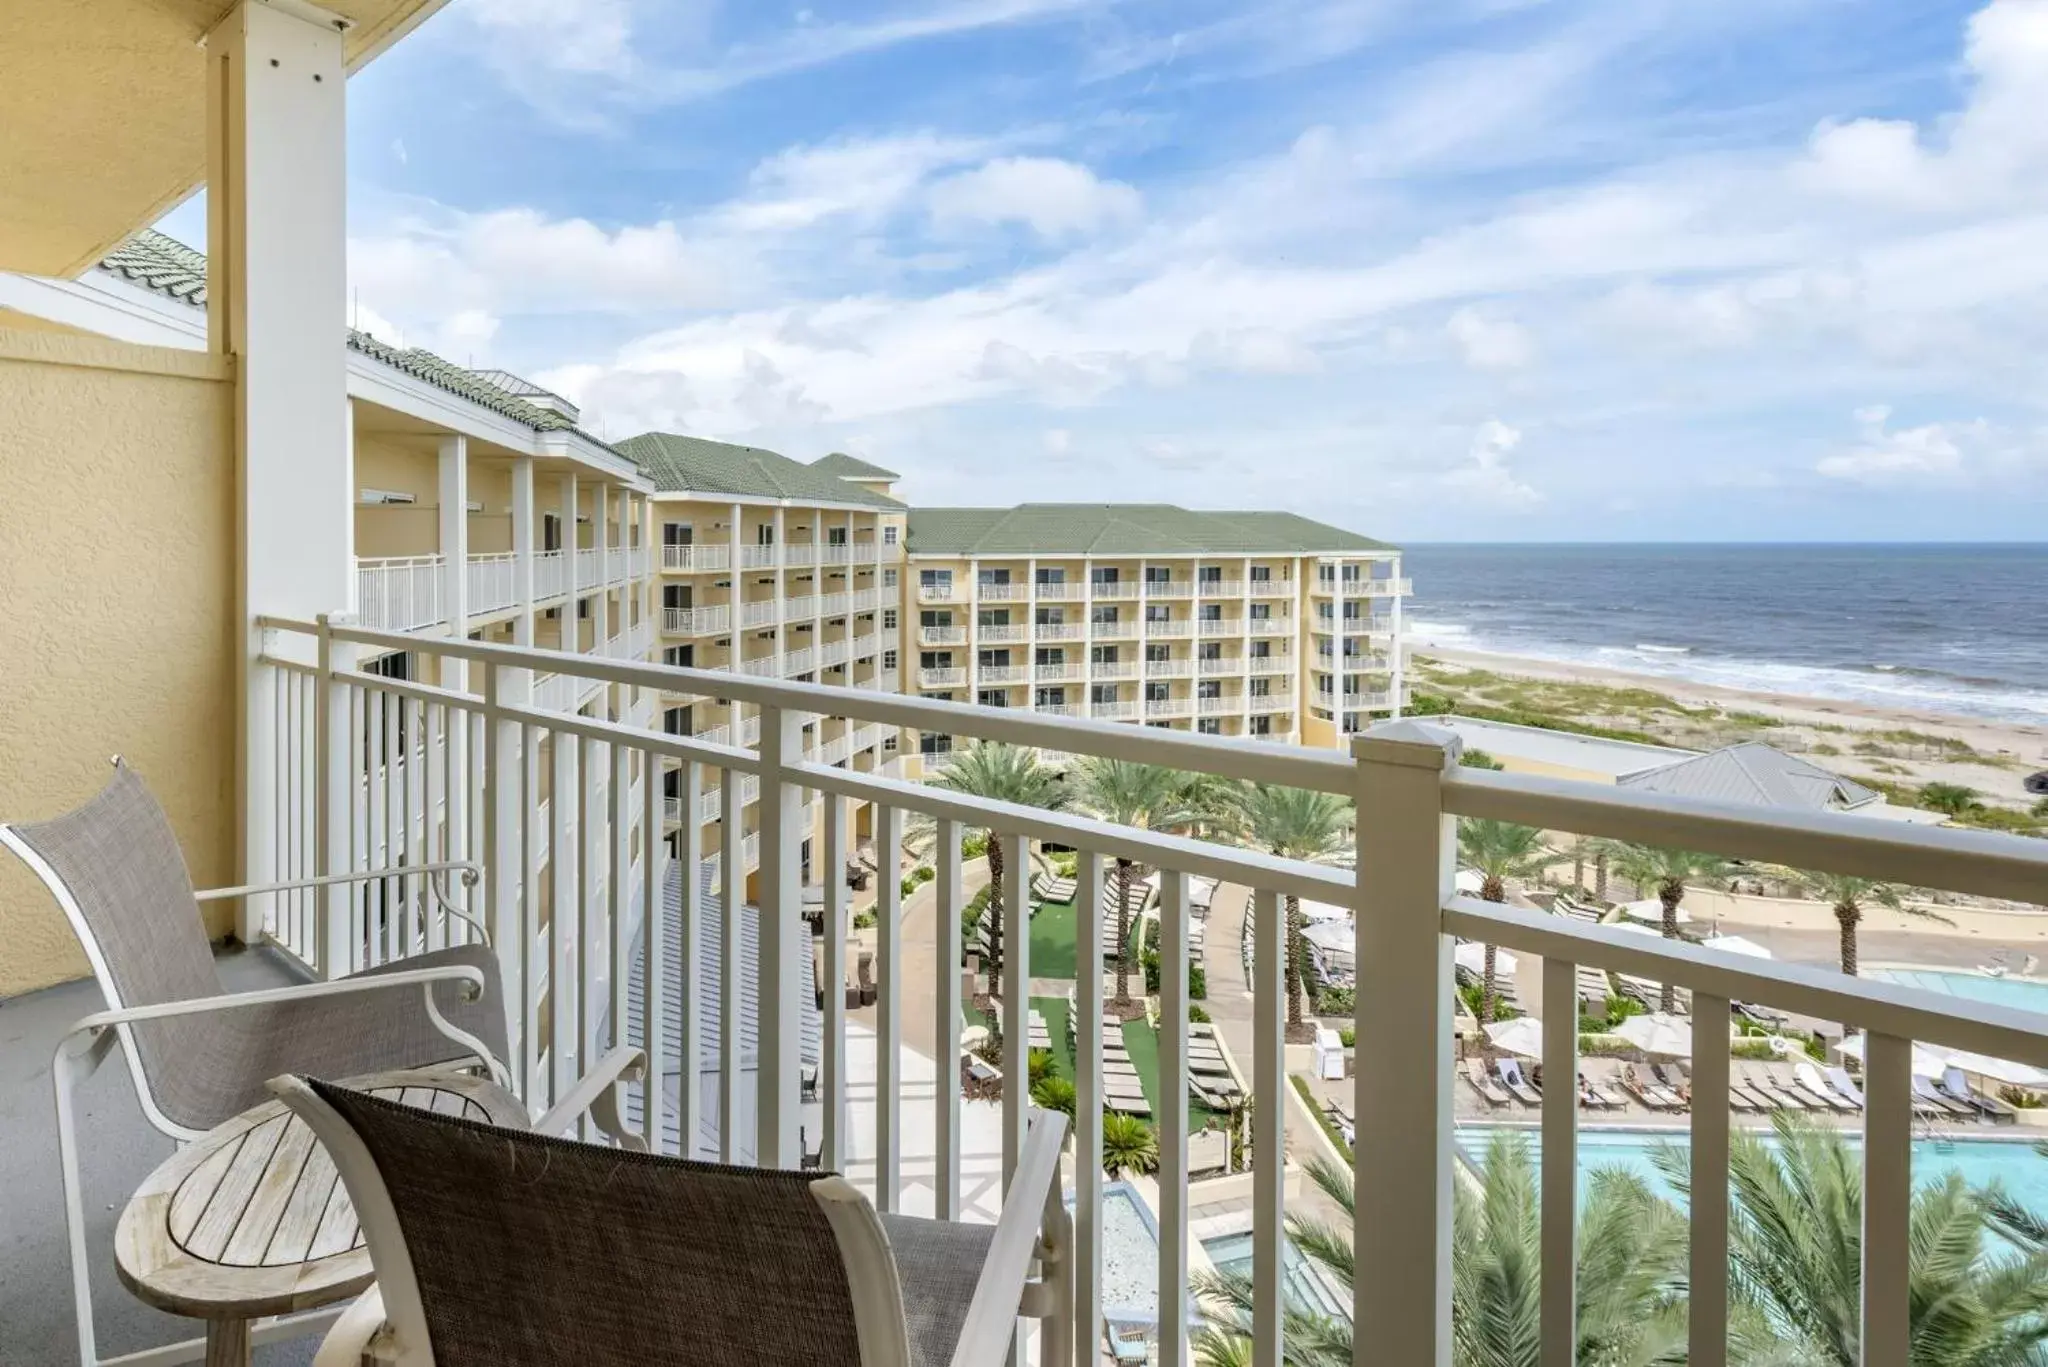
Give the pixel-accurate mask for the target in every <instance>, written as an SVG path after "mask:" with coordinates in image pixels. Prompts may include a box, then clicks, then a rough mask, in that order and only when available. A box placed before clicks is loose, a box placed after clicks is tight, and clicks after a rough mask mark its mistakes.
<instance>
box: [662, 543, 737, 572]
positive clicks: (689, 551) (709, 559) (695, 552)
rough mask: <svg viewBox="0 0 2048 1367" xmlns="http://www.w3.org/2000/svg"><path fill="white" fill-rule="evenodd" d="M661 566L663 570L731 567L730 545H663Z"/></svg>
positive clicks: (723, 568)
mask: <svg viewBox="0 0 2048 1367" xmlns="http://www.w3.org/2000/svg"><path fill="white" fill-rule="evenodd" d="M661 567H662V568H663V569H665V570H680V571H684V572H686V573H687V572H696V571H701V570H729V569H731V568H732V547H730V546H712V545H705V546H663V547H662V548H661Z"/></svg>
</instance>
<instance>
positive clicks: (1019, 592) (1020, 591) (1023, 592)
mask: <svg viewBox="0 0 2048 1367" xmlns="http://www.w3.org/2000/svg"><path fill="white" fill-rule="evenodd" d="M974 596H975V597H976V598H977V599H979V600H981V601H982V602H984V603H1021V602H1023V601H1024V600H1025V599H1026V598H1028V597H1030V593H1029V590H1028V588H1027V586H1026V585H1024V584H997V583H992V582H990V581H988V580H983V581H981V582H980V583H978V584H976V585H975V586H974Z"/></svg>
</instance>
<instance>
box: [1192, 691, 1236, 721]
mask: <svg viewBox="0 0 2048 1367" xmlns="http://www.w3.org/2000/svg"><path fill="white" fill-rule="evenodd" d="M1243 710H1244V699H1243V698H1241V697H1237V696H1235V695H1228V696H1223V697H1215V698H1196V699H1195V711H1196V712H1198V713H1200V714H1201V715H1202V716H1205V717H1214V716H1221V715H1225V714H1229V715H1232V716H1234V715H1236V714H1237V713H1239V712H1242V711H1243Z"/></svg>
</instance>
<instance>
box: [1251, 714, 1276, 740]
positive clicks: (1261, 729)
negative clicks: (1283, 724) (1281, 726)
mask: <svg viewBox="0 0 2048 1367" xmlns="http://www.w3.org/2000/svg"><path fill="white" fill-rule="evenodd" d="M1247 734H1249V735H1254V736H1270V735H1272V734H1273V719H1272V718H1271V717H1266V716H1258V717H1253V718H1252V719H1251V726H1250V728H1249V730H1248V732H1247Z"/></svg>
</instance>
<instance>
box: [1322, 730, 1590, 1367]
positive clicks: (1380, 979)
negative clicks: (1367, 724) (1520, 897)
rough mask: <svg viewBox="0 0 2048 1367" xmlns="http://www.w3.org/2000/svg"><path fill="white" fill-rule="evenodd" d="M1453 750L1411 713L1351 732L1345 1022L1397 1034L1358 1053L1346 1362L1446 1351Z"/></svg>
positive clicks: (1442, 1365)
mask: <svg viewBox="0 0 2048 1367" xmlns="http://www.w3.org/2000/svg"><path fill="white" fill-rule="evenodd" d="M1460 749H1461V746H1460V745H1459V742H1458V739H1457V737H1456V736H1454V735H1452V734H1450V733H1449V732H1446V731H1442V730H1439V729H1437V728H1434V727H1430V726H1425V725H1422V724H1420V723H1417V722H1386V723H1382V724H1381V725H1378V726H1375V727H1373V728H1372V729H1371V730H1369V731H1367V732H1366V733H1365V734H1363V735H1360V736H1357V737H1354V738H1353V740H1352V743H1351V754H1352V758H1353V759H1355V760H1356V761H1357V762H1358V767H1357V773H1356V780H1357V785H1356V788H1355V789H1354V796H1355V798H1356V802H1357V820H1358V871H1357V879H1358V891H1357V902H1356V910H1357V940H1356V943H1355V945H1354V952H1355V956H1356V959H1355V961H1356V963H1357V965H1358V985H1357V1008H1356V1017H1355V1024H1356V1028H1357V1032H1358V1038H1359V1039H1361V1040H1401V1041H1404V1043H1403V1045H1402V1047H1400V1048H1398V1049H1395V1048H1384V1049H1381V1048H1375V1049H1361V1050H1359V1055H1358V1071H1357V1076H1356V1079H1355V1082H1356V1088H1357V1090H1356V1092H1355V1095H1354V1098H1353V1105H1354V1107H1355V1110H1356V1114H1357V1117H1358V1145H1357V1154H1356V1158H1355V1160H1354V1168H1355V1180H1356V1184H1357V1193H1358V1198H1357V1216H1356V1219H1355V1222H1354V1230H1353V1240H1354V1251H1355V1254H1356V1257H1357V1274H1356V1278H1355V1280H1354V1283H1353V1292H1352V1297H1353V1299H1352V1322H1353V1324H1354V1325H1355V1326H1356V1328H1355V1331H1354V1340H1353V1341H1354V1343H1355V1345H1356V1346H1355V1347H1354V1349H1353V1359H1352V1360H1353V1361H1354V1362H1356V1363H1357V1364H1359V1367H1365V1365H1366V1364H1368V1363H1379V1362H1400V1363H1410V1364H1415V1367H1429V1365H1430V1364H1435V1367H1449V1363H1450V1360H1451V942H1450V940H1449V939H1447V938H1446V937H1445V936H1444V935H1443V933H1442V919H1441V918H1442V910H1443V904H1444V901H1445V900H1446V898H1447V897H1449V896H1450V894H1451V892H1452V875H1453V873H1454V872H1455V855H1456V852H1457V834H1456V830H1455V828H1454V826H1453V822H1454V821H1455V818H1453V817H1451V816H1449V815H1448V814H1446V812H1445V811H1444V804H1443V780H1444V775H1445V774H1446V773H1447V772H1448V771H1449V770H1450V769H1451V767H1452V766H1454V765H1455V764H1456V763H1457V762H1458V754H1459V752H1460ZM1560 1085H1566V1087H1567V1090H1569V1085H1568V1083H1566V1084H1560Z"/></svg>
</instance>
